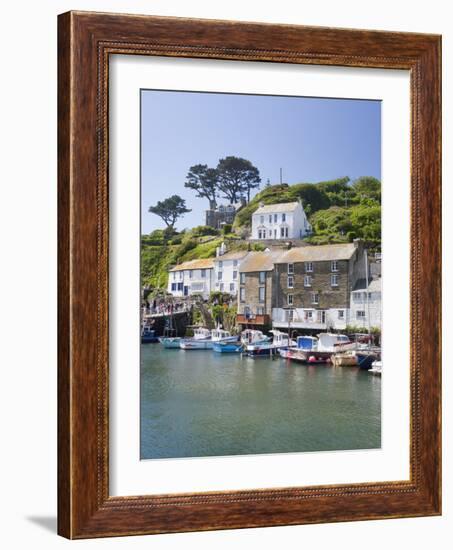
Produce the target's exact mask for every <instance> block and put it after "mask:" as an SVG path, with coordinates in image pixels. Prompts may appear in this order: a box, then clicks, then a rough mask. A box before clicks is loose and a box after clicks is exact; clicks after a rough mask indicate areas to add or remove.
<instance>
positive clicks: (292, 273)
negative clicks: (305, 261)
mask: <svg viewBox="0 0 453 550" xmlns="http://www.w3.org/2000/svg"><path fill="white" fill-rule="evenodd" d="M288 275H294V264H288Z"/></svg>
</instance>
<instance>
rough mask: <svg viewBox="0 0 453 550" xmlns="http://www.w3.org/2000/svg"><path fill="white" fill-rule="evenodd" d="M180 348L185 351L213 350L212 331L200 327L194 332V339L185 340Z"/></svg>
mask: <svg viewBox="0 0 453 550" xmlns="http://www.w3.org/2000/svg"><path fill="white" fill-rule="evenodd" d="M179 347H180V348H181V349H185V350H193V349H199V350H200V349H212V339H211V331H210V330H209V329H207V328H204V327H198V328H196V329H194V331H193V337H192V338H183V339H182V340H181V342H180V345H179Z"/></svg>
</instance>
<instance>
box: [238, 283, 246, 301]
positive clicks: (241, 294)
mask: <svg viewBox="0 0 453 550" xmlns="http://www.w3.org/2000/svg"><path fill="white" fill-rule="evenodd" d="M239 301H240V302H241V304H243V303H244V302H245V288H244V287H242V288H240V289H239Z"/></svg>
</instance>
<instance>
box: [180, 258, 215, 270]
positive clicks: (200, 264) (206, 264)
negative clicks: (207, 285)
mask: <svg viewBox="0 0 453 550" xmlns="http://www.w3.org/2000/svg"><path fill="white" fill-rule="evenodd" d="M213 267H214V259H213V258H207V259H204V260H190V261H189V262H183V263H182V264H179V265H175V267H172V268H171V269H170V270H169V271H185V270H186V269H213Z"/></svg>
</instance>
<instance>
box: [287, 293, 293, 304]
mask: <svg viewBox="0 0 453 550" xmlns="http://www.w3.org/2000/svg"><path fill="white" fill-rule="evenodd" d="M287 298H288V305H289V306H292V305H293V295H292V294H288V296H287Z"/></svg>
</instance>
